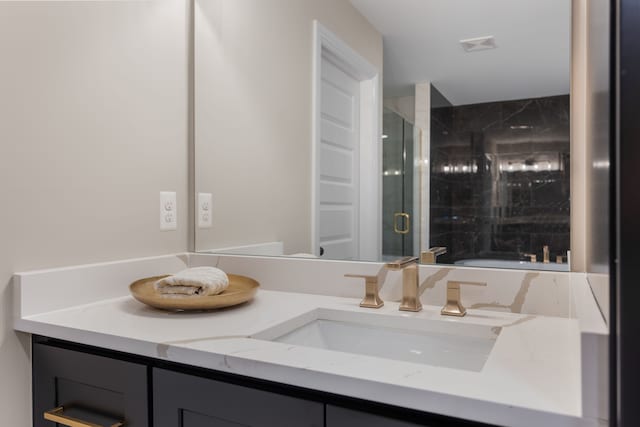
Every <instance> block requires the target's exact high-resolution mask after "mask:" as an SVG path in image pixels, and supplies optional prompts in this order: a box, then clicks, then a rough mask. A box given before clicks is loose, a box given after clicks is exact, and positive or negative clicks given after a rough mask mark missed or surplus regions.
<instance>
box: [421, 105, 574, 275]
mask: <svg viewBox="0 0 640 427" xmlns="http://www.w3.org/2000/svg"><path fill="white" fill-rule="evenodd" d="M569 137H570V135H569V95H562V96H553V97H546V98H537V99H525V100H517V101H504V102H492V103H485V104H474V105H463V106H451V107H439V108H434V109H432V111H431V223H430V233H431V234H430V235H431V237H430V240H431V241H430V243H431V246H446V247H447V248H448V253H447V254H446V255H445V256H443V257H441V258H439V262H440V261H441V262H450V263H451V262H455V261H458V260H462V259H471V258H491V259H510V260H514V259H524V256H523V254H524V253H536V254H537V255H538V259H539V260H542V247H543V246H544V245H549V247H550V250H551V260H552V262H555V259H556V255H563V256H566V253H567V250H568V249H569V176H570V170H569ZM565 261H566V260H565Z"/></svg>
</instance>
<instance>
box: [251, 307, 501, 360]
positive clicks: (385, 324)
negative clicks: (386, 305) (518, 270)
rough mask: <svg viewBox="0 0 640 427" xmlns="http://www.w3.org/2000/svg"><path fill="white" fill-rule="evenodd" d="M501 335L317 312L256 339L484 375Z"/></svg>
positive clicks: (454, 323) (468, 326)
mask: <svg viewBox="0 0 640 427" xmlns="http://www.w3.org/2000/svg"><path fill="white" fill-rule="evenodd" d="M500 331H501V328H499V327H494V326H485V325H476V324H472V323H466V322H460V321H459V319H454V320H430V319H421V318H412V317H403V316H397V315H396V316H393V315H385V314H373V313H364V312H351V311H343V310H329V309H317V310H313V311H311V312H309V313H305V314H304V315H302V316H299V317H297V318H294V319H291V320H289V321H286V322H284V323H281V324H279V325H277V326H274V327H272V328H269V329H267V330H265V331H262V332H260V333H258V334H256V335H254V336H253V338H255V339H262V340H268V341H275V342H281V343H286V344H293V345H300V346H306V347H315V348H321V349H325V350H333V351H341V352H345V353H355V354H362V355H367V356H375V357H382V358H386V359H393V360H402V361H405V362H413V363H421V364H426V365H432V366H439V367H447V368H454V369H463V370H469V371H476V372H479V371H481V370H482V368H483V366H484V364H485V362H486V361H487V359H488V357H489V354H490V353H491V349H492V348H493V345H494V344H495V342H496V339H497V338H498V335H499V334H500Z"/></svg>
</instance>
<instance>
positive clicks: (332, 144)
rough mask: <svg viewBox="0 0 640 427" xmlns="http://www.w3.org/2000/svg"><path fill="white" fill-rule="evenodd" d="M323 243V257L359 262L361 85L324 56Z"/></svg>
mask: <svg viewBox="0 0 640 427" xmlns="http://www.w3.org/2000/svg"><path fill="white" fill-rule="evenodd" d="M320 72H321V90H320V144H319V147H318V148H319V149H318V156H319V162H318V169H317V170H318V174H319V176H317V177H316V179H317V180H318V181H317V182H318V199H317V200H318V206H317V207H316V209H317V212H316V214H317V218H318V228H319V230H318V242H319V244H320V246H321V247H322V248H324V257H325V258H330V259H358V258H359V244H358V242H359V236H358V232H359V231H358V230H359V224H358V217H359V209H358V206H359V185H360V183H359V175H360V170H359V162H360V159H359V141H360V81H358V80H357V79H355V78H354V77H352V76H350V75H349V74H347V73H345V72H344V71H343V70H342V69H340V68H339V67H338V66H336V64H335V63H333V62H332V61H331V59H330V58H328V57H326V56H325V55H322V64H321V70H320Z"/></svg>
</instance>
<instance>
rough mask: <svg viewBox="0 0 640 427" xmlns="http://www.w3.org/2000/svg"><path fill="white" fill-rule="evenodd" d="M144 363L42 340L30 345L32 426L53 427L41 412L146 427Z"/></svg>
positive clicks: (146, 392)
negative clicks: (61, 412)
mask: <svg viewBox="0 0 640 427" xmlns="http://www.w3.org/2000/svg"><path fill="white" fill-rule="evenodd" d="M147 394H148V390H147V367H146V366H145V365H139V364H136V363H130V362H124V361H121V360H116V359H111V358H107V357H102V356H96V355H93V354H87V353H81V352H78V351H73V350H68V349H64V348H59V347H53V346H49V345H46V344H37V343H36V344H34V345H33V425H34V426H36V427H53V426H56V425H57V424H56V423H55V422H52V421H47V420H45V419H44V412H45V411H50V410H52V409H54V408H57V407H60V406H62V407H64V413H65V414H67V415H68V416H72V417H74V418H77V419H81V420H84V421H88V422H92V423H95V424H99V425H112V424H114V423H115V422H118V421H119V422H122V421H124V424H125V425H126V426H127V427H147V426H149V419H148V418H149V416H148V413H149V409H148V397H147Z"/></svg>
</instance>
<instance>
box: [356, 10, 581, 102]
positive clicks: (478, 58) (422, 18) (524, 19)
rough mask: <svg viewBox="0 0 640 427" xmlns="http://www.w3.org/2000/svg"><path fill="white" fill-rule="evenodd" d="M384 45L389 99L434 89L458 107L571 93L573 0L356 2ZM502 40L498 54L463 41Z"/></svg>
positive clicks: (386, 91) (385, 84)
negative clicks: (428, 86) (422, 86)
mask: <svg viewBox="0 0 640 427" xmlns="http://www.w3.org/2000/svg"><path fill="white" fill-rule="evenodd" d="M351 3H352V4H353V5H354V6H355V7H356V8H357V9H358V10H359V11H360V13H362V14H363V15H364V16H365V17H366V18H367V19H368V20H369V22H371V24H372V25H373V26H375V27H376V28H377V29H378V31H380V33H382V35H383V38H384V72H383V74H384V89H385V97H388V96H402V95H409V94H411V93H412V91H413V89H412V85H414V84H416V83H420V82H425V81H431V82H432V83H433V84H434V86H436V87H437V88H438V89H439V90H440V91H441V92H442V93H443V94H444V96H445V97H447V98H448V99H449V101H450V102H451V103H453V104H454V105H465V104H475V103H480V102H491V101H501V100H510V99H524V98H537V97H542V96H550V95H560V94H568V93H569V87H570V86H569V85H570V74H569V73H570V63H571V62H570V61H571V59H570V58H571V56H570V55H571V0H351ZM483 36H494V37H495V43H496V45H497V48H496V49H491V50H482V51H476V52H469V53H467V52H465V51H464V49H463V48H462V46H461V45H460V43H459V41H460V40H463V39H470V38H476V37H483Z"/></svg>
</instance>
